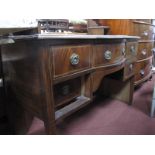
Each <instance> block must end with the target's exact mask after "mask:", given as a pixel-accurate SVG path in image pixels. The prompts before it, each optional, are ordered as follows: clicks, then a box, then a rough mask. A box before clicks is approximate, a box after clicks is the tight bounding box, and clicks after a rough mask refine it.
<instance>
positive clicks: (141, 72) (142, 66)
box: [135, 57, 152, 81]
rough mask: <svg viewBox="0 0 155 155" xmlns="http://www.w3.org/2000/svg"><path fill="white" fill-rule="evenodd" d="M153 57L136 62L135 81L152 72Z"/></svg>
mask: <svg viewBox="0 0 155 155" xmlns="http://www.w3.org/2000/svg"><path fill="white" fill-rule="evenodd" d="M151 66H152V57H151V58H150V59H148V60H144V61H140V62H136V63H135V81H139V80H142V79H143V78H145V77H146V76H148V75H149V74H150V73H151Z"/></svg>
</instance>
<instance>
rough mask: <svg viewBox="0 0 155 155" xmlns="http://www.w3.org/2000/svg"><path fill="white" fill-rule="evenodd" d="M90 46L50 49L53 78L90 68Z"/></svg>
mask: <svg viewBox="0 0 155 155" xmlns="http://www.w3.org/2000/svg"><path fill="white" fill-rule="evenodd" d="M91 51H92V48H91V46H90V45H81V46H58V47H52V54H53V57H52V58H53V70H54V77H58V76H62V75H68V74H71V73H75V72H78V71H82V70H85V69H89V68H90V64H91V62H90V55H91Z"/></svg>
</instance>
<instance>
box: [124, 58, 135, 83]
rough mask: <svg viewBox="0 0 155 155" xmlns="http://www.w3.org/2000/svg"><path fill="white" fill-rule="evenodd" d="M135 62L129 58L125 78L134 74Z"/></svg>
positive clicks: (126, 63)
mask: <svg viewBox="0 0 155 155" xmlns="http://www.w3.org/2000/svg"><path fill="white" fill-rule="evenodd" d="M134 68H135V62H132V61H130V60H127V61H126V62H125V66H124V75H123V79H124V80H126V79H128V78H130V77H131V76H133V75H134Z"/></svg>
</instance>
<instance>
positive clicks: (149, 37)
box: [96, 19, 155, 85]
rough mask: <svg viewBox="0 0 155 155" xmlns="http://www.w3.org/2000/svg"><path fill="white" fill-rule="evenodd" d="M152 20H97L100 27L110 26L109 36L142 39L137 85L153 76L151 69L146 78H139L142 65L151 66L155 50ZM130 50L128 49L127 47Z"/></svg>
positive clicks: (137, 67) (154, 29)
mask: <svg viewBox="0 0 155 155" xmlns="http://www.w3.org/2000/svg"><path fill="white" fill-rule="evenodd" d="M153 21H154V20H151V19H134V20H133V19H103V20H100V19H99V20H96V22H97V23H98V24H99V25H105V26H109V27H110V30H109V34H119V35H133V36H139V37H141V39H140V40H139V44H138V52H137V62H136V64H135V71H134V72H135V75H136V76H135V85H137V84H140V83H141V82H143V81H145V80H147V79H148V78H149V77H150V76H151V69H150V67H149V70H147V72H145V74H146V76H138V77H139V78H137V75H139V73H140V71H141V69H140V68H141V67H140V65H142V68H143V64H145V63H146V62H147V63H149V64H148V65H149V66H151V64H150V63H151V61H146V59H148V60H150V59H152V49H153V48H154V35H155V33H154V32H155V25H153ZM127 48H128V47H127Z"/></svg>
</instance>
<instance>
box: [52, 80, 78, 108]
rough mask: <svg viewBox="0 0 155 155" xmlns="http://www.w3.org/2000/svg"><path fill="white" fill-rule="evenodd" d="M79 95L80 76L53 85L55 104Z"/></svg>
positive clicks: (57, 104)
mask: <svg viewBox="0 0 155 155" xmlns="http://www.w3.org/2000/svg"><path fill="white" fill-rule="evenodd" d="M80 95H81V78H80V77H79V78H76V79H72V80H68V81H65V82H62V83H59V84H56V85H55V86H54V100H55V106H56V107H58V106H62V105H64V104H66V103H68V102H70V101H71V100H73V99H75V98H76V97H78V96H80Z"/></svg>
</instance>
